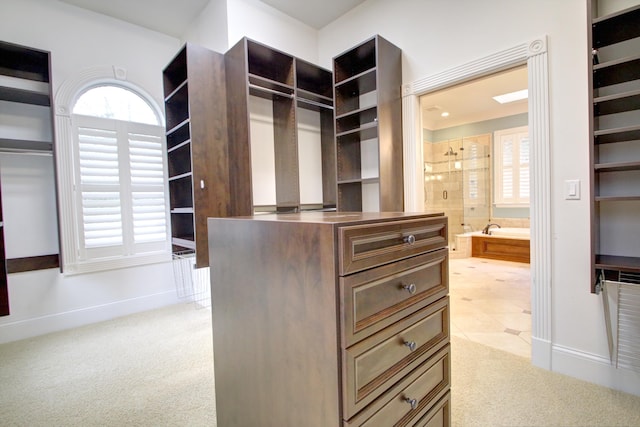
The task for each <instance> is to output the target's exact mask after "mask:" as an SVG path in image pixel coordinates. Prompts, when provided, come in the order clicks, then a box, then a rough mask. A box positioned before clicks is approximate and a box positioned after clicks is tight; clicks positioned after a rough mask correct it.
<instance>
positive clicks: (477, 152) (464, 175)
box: [424, 134, 491, 249]
mask: <svg viewBox="0 0 640 427" xmlns="http://www.w3.org/2000/svg"><path fill="white" fill-rule="evenodd" d="M490 143H491V135H490V134H485V135H478V136H470V137H461V138H458V139H448V140H445V141H439V142H433V143H425V144H424V160H425V162H424V172H425V173H424V179H425V185H424V188H425V209H426V210H428V211H440V212H444V214H445V215H446V216H447V217H448V218H449V247H450V248H451V249H455V236H456V234H462V233H465V232H471V231H478V230H482V228H483V227H484V226H485V225H486V224H487V222H488V221H489V216H490V200H491V193H490V189H491V186H490V170H489V165H490V161H489V160H490V159H489V153H490Z"/></svg>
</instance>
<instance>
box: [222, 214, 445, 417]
mask: <svg viewBox="0 0 640 427" xmlns="http://www.w3.org/2000/svg"><path fill="white" fill-rule="evenodd" d="M446 236H447V219H446V217H444V216H443V215H442V214H405V213H344V212H340V213H318V212H313V213H312V212H309V213H301V214H285V215H259V216H255V217H247V218H210V219H209V253H210V263H211V299H212V320H213V345H214V367H215V387H216V414H217V418H218V426H219V427H232V426H246V427H252V426H274V427H275V426H277V427H283V426H291V427H297V426H305V427H306V426H318V427H327V426H343V427H356V426H436V425H438V426H440V425H448V424H449V418H450V416H449V414H450V408H449V396H450V392H449V387H450V360H451V359H450V350H449V300H448V297H447V294H448V256H447V248H446Z"/></svg>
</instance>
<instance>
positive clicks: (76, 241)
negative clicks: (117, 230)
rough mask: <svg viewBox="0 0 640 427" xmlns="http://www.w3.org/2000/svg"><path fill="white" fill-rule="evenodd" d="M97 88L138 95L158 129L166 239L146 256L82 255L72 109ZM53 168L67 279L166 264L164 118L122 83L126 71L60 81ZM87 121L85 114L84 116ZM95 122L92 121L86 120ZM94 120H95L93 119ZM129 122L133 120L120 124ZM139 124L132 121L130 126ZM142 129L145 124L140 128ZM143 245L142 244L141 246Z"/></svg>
mask: <svg viewBox="0 0 640 427" xmlns="http://www.w3.org/2000/svg"><path fill="white" fill-rule="evenodd" d="M98 86H118V87H122V88H124V89H127V90H129V91H131V92H133V93H134V94H136V95H138V96H140V97H141V98H142V99H143V100H144V101H145V102H146V103H147V104H148V105H149V106H150V107H151V109H152V110H153V112H154V113H155V115H156V117H157V118H158V125H157V127H158V130H159V131H160V132H159V136H160V141H161V144H162V148H161V151H162V169H163V189H162V190H163V194H164V203H165V218H166V220H165V223H166V239H165V240H164V241H163V244H162V249H161V250H154V251H151V252H149V253H133V254H132V253H120V254H100V255H104V256H100V257H91V256H86V255H87V254H86V253H84V254H83V253H82V248H81V246H80V244H81V240H80V237H79V229H80V228H82V220H83V216H82V212H81V211H80V210H79V208H81V206H79V205H78V201H77V198H76V197H77V193H78V191H77V190H78V188H77V178H78V174H79V172H78V170H77V169H76V162H77V151H76V150H77V140H76V139H75V136H74V134H75V128H74V125H75V124H74V118H73V116H74V115H73V107H74V105H75V102H76V101H77V100H78V99H79V97H80V96H81V95H82V94H83V93H85V92H86V91H88V90H90V89H92V88H94V87H98ZM56 103H57V107H56V144H55V147H54V148H55V154H56V170H57V173H56V175H57V185H58V223H59V236H60V243H61V244H60V246H61V254H60V255H61V256H60V267H61V269H62V272H63V273H64V274H67V275H73V274H82V273H90V272H98V271H105V270H112V269H119V268H126V267H133V266H142V265H147V264H153V263H160V262H169V261H170V260H171V241H170V227H171V224H170V220H169V215H168V212H169V197H168V194H169V192H168V184H167V156H166V138H165V136H164V115H163V113H162V109H160V108H159V103H158V102H157V101H156V100H155V99H154V98H153V97H152V96H150V95H149V94H148V92H147V91H145V90H144V89H143V88H142V87H141V86H139V85H137V84H134V83H132V82H130V81H127V79H126V70H124V69H122V68H118V67H109V66H105V67H95V68H91V69H87V70H84V71H83V72H81V73H79V74H78V75H77V76H76V77H75V78H72V79H69V80H67V81H65V82H64V83H63V84H62V85H61V87H60V89H59V91H58V93H57V95H56ZM84 117H88V116H84ZM89 118H90V119H94V118H95V117H89ZM95 119H99V118H95ZM103 120H112V119H103ZM125 123H134V122H125ZM134 124H135V125H138V124H137V123H134ZM139 125H142V126H150V125H146V124H139ZM142 245H144V243H143V244H142Z"/></svg>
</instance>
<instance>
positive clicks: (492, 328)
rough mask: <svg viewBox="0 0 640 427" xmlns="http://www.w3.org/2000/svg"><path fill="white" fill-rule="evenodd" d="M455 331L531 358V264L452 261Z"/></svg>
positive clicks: (451, 288) (451, 290) (452, 309)
mask: <svg viewBox="0 0 640 427" xmlns="http://www.w3.org/2000/svg"><path fill="white" fill-rule="evenodd" d="M449 286H450V290H449V295H450V303H451V334H452V335H455V336H459V337H463V338H467V339H469V340H471V341H475V342H478V343H480V344H484V345H487V346H490V347H494V348H498V349H501V350H504V351H508V352H510V353H514V354H517V355H519V356H523V357H527V358H530V357H531V294H530V268H529V264H522V263H518V262H509V261H497V260H487V259H482V258H473V257H470V258H458V259H450V260H449Z"/></svg>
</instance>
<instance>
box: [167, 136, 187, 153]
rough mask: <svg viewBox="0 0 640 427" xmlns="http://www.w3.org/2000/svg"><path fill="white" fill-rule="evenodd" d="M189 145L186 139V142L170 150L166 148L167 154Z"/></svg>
mask: <svg viewBox="0 0 640 427" xmlns="http://www.w3.org/2000/svg"><path fill="white" fill-rule="evenodd" d="M189 144H191V139H187V140H186V141H182V142H181V143H179V144H177V145H174V146H173V147H171V148H167V153H171V152H172V151H176V150H179V149H180V148H182V147H184V146H185V145H189Z"/></svg>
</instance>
